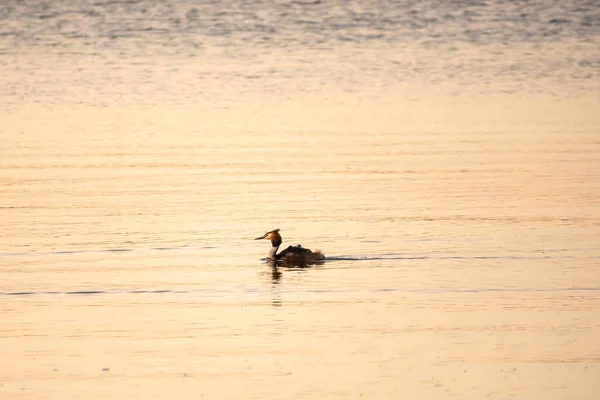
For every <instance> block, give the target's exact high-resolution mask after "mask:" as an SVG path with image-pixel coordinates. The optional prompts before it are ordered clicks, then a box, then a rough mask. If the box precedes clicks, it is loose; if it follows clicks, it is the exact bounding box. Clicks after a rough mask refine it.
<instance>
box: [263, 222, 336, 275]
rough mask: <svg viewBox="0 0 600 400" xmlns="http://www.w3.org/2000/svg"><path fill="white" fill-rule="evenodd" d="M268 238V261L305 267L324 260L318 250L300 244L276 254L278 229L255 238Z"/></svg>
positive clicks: (278, 243)
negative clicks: (269, 242) (269, 243)
mask: <svg viewBox="0 0 600 400" xmlns="http://www.w3.org/2000/svg"><path fill="white" fill-rule="evenodd" d="M260 239H268V240H270V241H271V250H269V254H267V259H268V260H269V261H273V262H277V263H281V264H284V265H286V266H288V267H306V266H307V265H310V264H317V263H319V262H321V261H323V260H325V256H324V255H323V253H321V252H320V251H319V250H316V251H311V250H309V249H305V248H304V247H302V246H301V245H299V244H298V245H296V246H288V248H287V249H284V250H281V251H280V252H279V254H277V249H279V246H280V245H281V242H282V239H281V235H280V234H279V229H275V230H274V231H270V232H267V233H265V234H264V235H263V236H261V237H257V238H256V239H255V240H260Z"/></svg>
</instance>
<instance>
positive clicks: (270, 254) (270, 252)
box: [267, 245, 279, 260]
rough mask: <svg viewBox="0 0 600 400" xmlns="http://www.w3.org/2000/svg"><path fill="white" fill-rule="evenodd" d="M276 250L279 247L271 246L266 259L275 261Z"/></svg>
mask: <svg viewBox="0 0 600 400" xmlns="http://www.w3.org/2000/svg"><path fill="white" fill-rule="evenodd" d="M277 249H279V245H277V246H271V250H269V254H267V258H270V259H272V260H275V259H276V258H277Z"/></svg>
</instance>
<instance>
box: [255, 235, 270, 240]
mask: <svg viewBox="0 0 600 400" xmlns="http://www.w3.org/2000/svg"><path fill="white" fill-rule="evenodd" d="M266 237H267V235H266V234H265V235H262V236H261V237H257V238H256V239H254V240H260V239H264V238H266Z"/></svg>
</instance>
